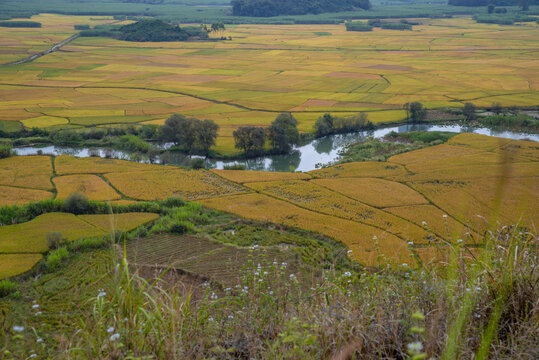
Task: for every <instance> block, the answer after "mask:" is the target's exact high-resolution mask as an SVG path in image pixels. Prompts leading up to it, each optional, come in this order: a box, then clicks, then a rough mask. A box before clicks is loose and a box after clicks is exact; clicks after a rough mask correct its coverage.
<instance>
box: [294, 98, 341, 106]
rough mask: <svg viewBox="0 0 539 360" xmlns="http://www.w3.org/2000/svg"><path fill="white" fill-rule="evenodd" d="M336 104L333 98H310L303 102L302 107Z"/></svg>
mask: <svg viewBox="0 0 539 360" xmlns="http://www.w3.org/2000/svg"><path fill="white" fill-rule="evenodd" d="M335 104H337V101H334V100H316V99H310V100H307V101H305V102H304V103H303V105H302V107H330V106H333V105H335Z"/></svg>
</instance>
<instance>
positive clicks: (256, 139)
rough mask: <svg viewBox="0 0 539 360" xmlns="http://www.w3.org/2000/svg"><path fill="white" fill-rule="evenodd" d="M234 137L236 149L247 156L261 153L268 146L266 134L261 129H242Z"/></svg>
mask: <svg viewBox="0 0 539 360" xmlns="http://www.w3.org/2000/svg"><path fill="white" fill-rule="evenodd" d="M232 135H233V136H234V144H235V145H234V146H235V147H236V149H241V150H243V152H244V153H246V154H248V153H256V152H260V151H262V149H263V148H264V145H265V144H266V132H265V131H264V129H263V128H260V127H254V126H245V127H240V128H238V129H237V130H235V131H234V133H233V134H232Z"/></svg>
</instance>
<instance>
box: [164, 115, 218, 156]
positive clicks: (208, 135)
mask: <svg viewBox="0 0 539 360" xmlns="http://www.w3.org/2000/svg"><path fill="white" fill-rule="evenodd" d="M218 130H219V125H217V124H216V123H215V122H213V121H212V120H199V119H195V118H188V117H185V116H183V115H180V114H174V115H172V116H171V117H169V118H168V119H167V120H166V121H165V124H164V125H163V126H161V128H160V137H161V139H162V140H164V141H168V142H172V143H174V144H175V145H176V146H179V147H181V148H182V149H184V150H185V151H187V152H188V153H195V152H202V153H203V154H205V155H207V154H208V152H209V150H210V148H211V147H212V146H213V145H215V140H216V139H217V131H218Z"/></svg>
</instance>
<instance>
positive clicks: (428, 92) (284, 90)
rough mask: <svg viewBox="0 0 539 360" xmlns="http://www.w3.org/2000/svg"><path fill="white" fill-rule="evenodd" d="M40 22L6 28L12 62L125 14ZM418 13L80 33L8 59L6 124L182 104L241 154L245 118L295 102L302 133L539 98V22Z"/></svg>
mask: <svg viewBox="0 0 539 360" xmlns="http://www.w3.org/2000/svg"><path fill="white" fill-rule="evenodd" d="M33 19H34V20H36V21H41V22H43V24H44V26H43V28H36V29H24V30H21V29H16V28H2V29H1V30H0V31H1V34H2V35H3V36H2V38H3V39H11V40H9V41H8V40H3V41H4V43H3V45H4V49H5V52H6V53H9V54H10V55H9V58H5V59H3V61H5V62H7V61H8V60H12V59H13V56H15V55H13V54H14V53H20V56H21V57H24V56H25V55H26V54H28V53H33V52H36V51H38V50H41V49H42V48H43V47H44V46H48V45H50V44H51V43H54V42H56V41H58V40H59V39H62V38H67V37H68V36H70V35H72V34H73V33H74V30H72V24H79V23H83V24H90V25H95V24H103V23H107V22H112V20H111V19H110V18H97V19H95V18H88V17H75V16H61V15H39V16H36V17H34V18H33ZM418 21H419V22H420V23H421V24H420V25H417V26H414V30H413V31H411V32H410V31H404V32H403V31H398V30H379V29H376V30H375V31H372V32H366V33H357V32H347V31H346V30H345V27H344V25H342V24H341V25H316V26H313V25H294V26H291V25H229V26H228V27H227V32H226V34H227V36H231V38H232V40H227V41H219V42H180V43H173V42H170V43H168V42H165V43H136V42H125V41H118V40H113V39H108V38H78V39H76V40H74V41H73V42H71V43H69V44H67V45H66V46H64V47H63V48H62V49H61V51H58V52H55V53H52V54H49V55H47V56H46V57H42V58H39V59H37V60H35V61H33V62H31V63H28V64H23V65H16V66H5V67H0V100H1V101H2V102H1V104H0V106H1V112H0V121H1V122H2V123H3V124H4V126H7V125H5V124H7V123H8V122H9V124H10V126H13V124H22V125H23V126H25V127H26V128H31V127H40V128H49V129H55V128H56V129H57V128H66V129H77V128H81V127H90V126H96V127H101V126H110V125H112V126H117V125H122V124H163V122H164V120H165V119H166V118H167V117H169V116H170V115H172V114H174V113H181V114H184V115H188V116H194V117H198V118H208V119H211V120H214V121H215V122H216V123H217V124H219V125H220V132H219V138H218V140H217V146H216V150H217V151H219V152H221V153H225V154H226V153H231V152H234V149H233V139H232V132H233V131H234V130H235V129H236V128H237V127H239V126H247V125H257V126H267V125H269V123H270V122H271V121H272V120H273V119H274V118H275V116H276V113H279V112H283V111H287V112H293V113H294V115H295V116H296V117H297V119H298V120H299V129H300V131H302V132H311V131H313V124H314V121H315V120H316V119H317V118H318V117H319V116H321V115H322V114H323V113H326V112H330V113H339V114H341V115H346V114H354V113H357V112H368V114H369V119H370V120H371V121H373V122H374V123H388V122H395V121H402V120H403V119H404V117H405V112H404V111H403V110H402V106H403V104H404V103H406V102H411V101H421V102H422V103H423V104H424V105H426V106H427V107H428V108H431V109H434V108H442V107H461V106H462V105H463V103H464V102H473V103H474V104H475V105H476V106H483V107H484V106H490V105H491V104H492V103H493V102H498V103H500V104H501V105H502V106H534V105H537V103H538V100H539V98H538V95H537V86H538V83H539V82H538V81H539V78H538V76H539V67H538V65H537V62H536V61H535V57H536V53H535V51H536V48H537V39H536V33H537V26H538V25H537V24H535V23H525V24H518V26H517V25H514V26H504V27H503V28H502V27H500V26H498V25H493V24H479V23H476V22H474V21H472V20H471V19H470V18H466V17H456V18H452V19H419V20H418ZM30 34H31V35H30ZM49 34H54V36H52V35H51V36H49ZM327 34H329V35H327ZM28 36H31V39H33V38H35V40H30V39H28ZM36 46H37V48H35V47H36Z"/></svg>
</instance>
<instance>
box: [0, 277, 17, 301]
mask: <svg viewBox="0 0 539 360" xmlns="http://www.w3.org/2000/svg"><path fill="white" fill-rule="evenodd" d="M17 286H18V284H17V283H16V282H13V281H10V280H8V279H5V280H1V281H0V298H2V297H4V296H8V295H9V294H12V293H14V292H15V291H17Z"/></svg>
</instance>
